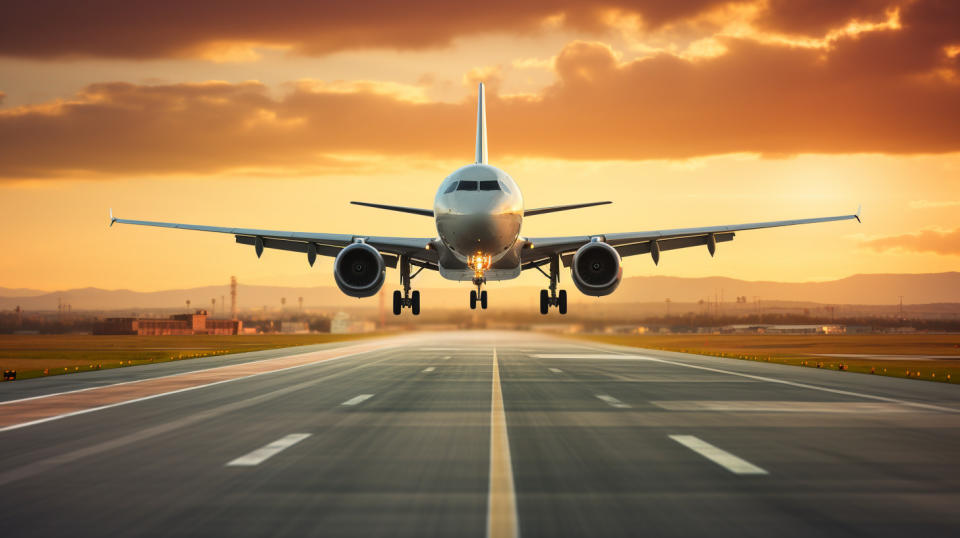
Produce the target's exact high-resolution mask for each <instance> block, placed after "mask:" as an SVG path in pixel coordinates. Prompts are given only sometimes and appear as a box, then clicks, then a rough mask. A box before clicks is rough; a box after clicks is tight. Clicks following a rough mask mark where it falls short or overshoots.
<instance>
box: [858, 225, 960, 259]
mask: <svg viewBox="0 0 960 538" xmlns="http://www.w3.org/2000/svg"><path fill="white" fill-rule="evenodd" d="M862 244H863V246H864V247H866V248H869V249H871V250H876V251H878V252H885V251H888V250H904V251H907V252H917V253H934V254H945V255H953V256H957V255H960V228H957V229H954V230H950V231H942V230H923V231H921V232H916V233H909V234H903V235H893V236H888V237H880V238H876V239H870V240H868V241H864V242H863V243H862Z"/></svg>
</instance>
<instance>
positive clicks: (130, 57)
mask: <svg viewBox="0 0 960 538" xmlns="http://www.w3.org/2000/svg"><path fill="white" fill-rule="evenodd" d="M478 81H486V82H487V84H488V88H487V101H488V102H487V106H488V112H487V115H488V132H489V152H490V153H489V154H490V162H491V164H494V165H496V166H498V167H500V168H503V169H504V170H505V171H506V172H507V173H509V174H511V176H513V178H514V179H515V180H517V182H518V183H519V184H520V186H521V188H522V190H523V195H524V198H525V203H526V205H527V206H528V207H537V206H546V205H555V204H563V203H574V202H582V201H594V200H613V201H614V204H613V205H611V206H604V207H598V208H590V209H584V210H579V211H575V212H570V213H559V214H553V215H544V216H537V217H531V218H529V219H527V220H526V221H525V222H524V229H523V232H522V233H523V234H524V235H530V236H538V235H540V236H543V235H562V234H584V233H604V232H627V231H639V230H650V229H658V228H675V227H685V226H699V225H714V224H735V223H741V222H751V221H760V220H774V219H786V218H803V217H814V216H826V215H836V214H844V213H852V212H853V211H855V210H856V208H857V205H858V204H863V207H864V211H863V224H861V225H858V224H856V223H855V222H840V223H830V224H821V225H814V226H809V227H801V228H792V229H779V230H768V231H756V232H743V233H740V234H738V235H737V238H736V240H735V241H734V242H732V243H725V244H723V245H721V246H720V248H719V250H718V253H717V257H716V258H714V259H711V258H710V257H709V255H708V254H707V252H706V249H692V250H686V251H678V252H667V253H664V255H663V257H662V259H661V261H660V265H659V266H654V264H653V263H652V261H651V260H650V258H649V256H640V257H634V258H628V259H626V261H625V271H624V274H625V276H635V275H655V274H656V275H671V276H712V275H721V276H730V277H735V278H743V279H749V280H781V281H807V280H824V279H833V278H840V277H845V276H849V275H852V274H856V273H893V272H898V273H899V272H908V273H924V272H940V271H954V270H958V269H960V2H957V1H956V0H913V1H911V0H850V1H843V0H809V1H794V0H790V1H787V0H759V1H756V0H755V1H744V2H736V1H734V2H731V1H723V0H686V1H679V2H678V1H666V0H663V1H655V0H638V1H626V0H624V1H615V0H607V1H598V2H564V1H552V2H544V1H539V0H531V1H525V2H516V1H501V0H487V1H486V2H482V3H476V2H419V3H416V4H414V3H406V2H393V1H380V2H334V1H329V2H302V1H292V0H274V1H272V2H264V3H253V2H241V3H237V2H231V1H225V0H218V1H207V2H195V1H182V0H169V1H166V2H153V3H141V2H128V1H123V2H121V1H111V0H100V1H93V2H67V1H47V0H37V1H32V2H17V3H15V4H11V5H8V6H5V8H4V13H3V16H2V17H0V212H2V215H3V227H4V230H5V234H4V240H5V245H4V247H3V252H4V254H3V256H0V286H3V287H11V288H18V287H25V288H37V289H44V290H55V289H66V288H73V287H86V286H95V287H100V288H109V289H116V288H130V289H136V290H159V289H168V288H178V287H191V286H200V285H209V284H220V283H225V282H227V280H228V279H229V276H230V275H237V276H238V278H240V280H241V281H243V282H245V283H257V284H272V285H296V286H312V285H333V277H332V275H331V265H332V264H331V262H330V261H329V260H323V261H321V262H319V263H318V264H317V265H316V266H314V267H313V268H310V267H309V266H308V265H307V262H306V260H305V256H302V255H298V254H293V253H286V252H278V251H268V252H266V253H265V254H264V256H263V258H262V259H260V260H257V258H256V256H255V254H254V252H253V249H252V248H251V247H241V246H239V245H236V244H235V243H234V241H233V238H232V237H231V236H222V235H216V234H204V233H199V232H185V231H177V230H155V229H146V228H138V227H129V226H114V227H113V228H109V227H108V226H107V224H108V218H107V214H108V209H109V208H111V207H112V208H113V210H114V212H115V213H116V214H117V215H118V216H121V217H125V218H137V219H145V220H164V221H173V222H186V223H195V224H213V225H230V226H245V227H258V228H269V229H280V230H299V231H313V232H336V233H361V234H371V235H411V236H418V237H420V236H429V235H433V234H434V233H435V230H434V228H433V222H432V220H431V219H428V218H425V217H419V216H415V215H403V214H397V213H389V212H383V211H377V210H374V209H367V208H361V207H355V206H350V205H348V202H349V201H350V200H365V201H371V202H382V203H391V204H398V205H409V206H416V207H431V206H432V201H433V196H434V193H435V191H436V188H437V186H438V185H439V183H440V181H441V180H442V179H443V178H444V177H445V176H446V175H447V174H448V173H449V172H450V171H452V170H453V169H455V168H457V167H459V166H461V165H463V164H467V163H469V162H472V160H473V144H474V140H473V136H474V128H475V126H474V121H475V110H474V107H475V99H476V96H475V92H476V83H477V82H478ZM388 278H389V279H388V284H389V285H390V286H394V285H396V283H395V278H396V277H395V275H394V274H393V273H391V274H390V275H388ZM564 278H566V276H564ZM541 281H544V279H543V278H542V276H540V275H539V274H535V275H526V276H524V278H523V279H521V280H519V281H518V282H520V283H523V284H537V285H540V284H541ZM442 282H443V281H442V279H441V278H440V277H439V276H437V275H436V274H431V275H428V276H426V277H425V278H422V279H421V280H420V281H419V282H418V285H419V286H420V287H431V286H436V285H442V284H441V283H442Z"/></svg>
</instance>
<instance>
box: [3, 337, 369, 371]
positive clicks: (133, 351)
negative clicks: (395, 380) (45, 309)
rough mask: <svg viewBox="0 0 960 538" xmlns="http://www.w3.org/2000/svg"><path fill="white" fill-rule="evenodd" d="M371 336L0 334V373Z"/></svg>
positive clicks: (122, 363)
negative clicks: (1, 371) (0, 371)
mask: <svg viewBox="0 0 960 538" xmlns="http://www.w3.org/2000/svg"><path fill="white" fill-rule="evenodd" d="M369 336H373V335H371V334H258V335H243V336H99V335H89V334H79V335H74V334H68V335H20V334H14V335H0V370H16V372H17V379H28V378H32V377H43V376H50V375H62V374H68V373H75V372H88V371H90V370H101V369H107V368H120V367H124V368H126V367H128V366H137V365H140V364H153V363H158V362H168V361H176V360H184V359H200V358H203V357H213V356H220V355H229V354H231V353H244V352H248V351H262V350H265V349H277V348H284V347H294V346H305V345H311V344H325V343H329V342H340V341H347V340H356V339H359V338H366V337H369Z"/></svg>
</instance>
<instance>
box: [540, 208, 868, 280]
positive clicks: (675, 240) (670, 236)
mask: <svg viewBox="0 0 960 538" xmlns="http://www.w3.org/2000/svg"><path fill="white" fill-rule="evenodd" d="M851 219H856V220H857V222H860V208H857V212H856V213H854V214H852V215H839V216H835V217H819V218H812V219H796V220H777V221H770V222H751V223H747V224H732V225H726V226H707V227H702V228H677V229H674V230H652V231H646V232H629V233H609V234H596V235H580V236H568V237H528V238H527V248H525V249H524V250H523V256H522V260H523V269H532V268H534V267H539V266H541V265H545V264H547V263H549V262H550V258H551V257H552V256H556V255H559V256H560V259H561V261H562V262H563V265H564V266H565V267H568V266H569V265H570V261H571V259H572V258H573V254H574V252H576V250H577V249H579V248H580V247H581V246H583V245H584V244H586V243H589V242H590V241H592V240H593V239H594V238H598V239H599V240H600V241H604V242H606V243H608V244H610V245H611V246H613V247H614V248H616V249H617V252H619V253H620V255H621V256H634V255H637V254H647V253H650V254H651V255H652V257H653V260H654V263H657V262H659V260H660V252H662V251H664V250H674V249H678V248H687V247H695V246H700V245H707V248H708V250H709V251H710V255H711V256H712V255H713V253H714V251H715V250H716V245H717V243H723V242H726V241H733V237H734V235H736V232H740V231H744V230H759V229H762V228H777V227H780V226H795V225H798V224H813V223H817V222H832V221H838V220H851Z"/></svg>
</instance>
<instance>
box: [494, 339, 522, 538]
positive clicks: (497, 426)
mask: <svg viewBox="0 0 960 538" xmlns="http://www.w3.org/2000/svg"><path fill="white" fill-rule="evenodd" d="M492 378H493V379H492V382H491V383H492V389H491V396H490V485H489V495H488V497H487V537H488V538H515V537H517V536H519V535H520V530H519V527H518V525H517V494H516V491H515V490H514V486H513V463H512V462H511V460H510V439H509V437H508V436H507V415H506V413H505V412H504V410H503V393H502V390H501V387H500V365H499V361H498V360H497V350H496V349H494V350H493V376H492Z"/></svg>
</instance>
